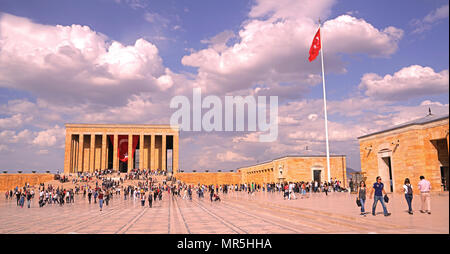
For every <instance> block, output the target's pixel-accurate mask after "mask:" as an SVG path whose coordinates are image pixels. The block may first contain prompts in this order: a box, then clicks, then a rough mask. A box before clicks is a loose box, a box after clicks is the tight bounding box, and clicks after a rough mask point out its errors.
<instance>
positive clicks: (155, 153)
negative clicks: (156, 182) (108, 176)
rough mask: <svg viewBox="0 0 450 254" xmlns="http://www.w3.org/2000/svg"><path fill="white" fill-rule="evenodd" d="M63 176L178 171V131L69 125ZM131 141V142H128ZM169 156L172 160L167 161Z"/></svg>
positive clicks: (164, 127)
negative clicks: (115, 172) (100, 172)
mask: <svg viewBox="0 0 450 254" xmlns="http://www.w3.org/2000/svg"><path fill="white" fill-rule="evenodd" d="M65 126H66V145H65V157H64V173H76V172H93V171H94V170H102V169H113V170H115V171H120V172H129V171H130V170H132V169H135V168H140V169H152V170H153V169H160V170H164V171H167V169H168V163H169V164H170V166H171V168H170V170H168V172H170V173H176V172H177V171H178V154H179V146H178V139H179V129H178V128H172V127H171V126H170V125H145V124H66V125H65ZM128 141H130V142H128ZM168 156H169V158H168Z"/></svg>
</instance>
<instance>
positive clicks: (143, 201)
mask: <svg viewBox="0 0 450 254" xmlns="http://www.w3.org/2000/svg"><path fill="white" fill-rule="evenodd" d="M141 206H142V207H144V206H145V192H142V193H141Z"/></svg>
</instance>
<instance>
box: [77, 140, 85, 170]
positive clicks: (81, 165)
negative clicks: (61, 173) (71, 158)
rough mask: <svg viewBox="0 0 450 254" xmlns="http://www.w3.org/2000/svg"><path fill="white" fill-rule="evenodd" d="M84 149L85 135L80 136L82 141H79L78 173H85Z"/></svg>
mask: <svg viewBox="0 0 450 254" xmlns="http://www.w3.org/2000/svg"><path fill="white" fill-rule="evenodd" d="M83 148H84V135H83V134H80V140H79V141H78V168H77V172H83V158H84V154H83V152H84V151H83V150H84V149H83Z"/></svg>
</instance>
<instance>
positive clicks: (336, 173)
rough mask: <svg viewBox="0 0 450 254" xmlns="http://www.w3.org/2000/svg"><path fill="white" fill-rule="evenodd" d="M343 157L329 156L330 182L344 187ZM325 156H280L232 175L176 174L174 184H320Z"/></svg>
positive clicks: (207, 173)
mask: <svg viewBox="0 0 450 254" xmlns="http://www.w3.org/2000/svg"><path fill="white" fill-rule="evenodd" d="M345 159H346V158H345V156H344V155H330V167H331V170H330V171H331V178H332V179H334V180H340V181H341V183H342V185H341V186H344V187H345V185H346V182H347V179H346V177H347V176H346V160H345ZM326 165H327V161H326V156H323V155H304V156H303V155H300V156H284V157H281V158H277V159H274V160H271V161H268V162H264V163H259V164H256V165H252V166H247V167H242V168H238V169H237V170H236V172H201V173H197V172H192V173H191V172H189V173H178V174H177V175H176V177H177V179H178V180H181V181H183V182H185V183H188V184H194V185H196V184H199V183H200V184H207V185H209V184H241V183H256V184H264V183H280V182H299V181H308V182H309V181H318V182H324V181H327V179H328V174H327V169H326Z"/></svg>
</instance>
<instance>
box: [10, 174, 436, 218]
mask: <svg viewBox="0 0 450 254" xmlns="http://www.w3.org/2000/svg"><path fill="white" fill-rule="evenodd" d="M156 176H165V173H164V172H161V171H158V170H146V169H144V170H139V169H135V170H132V171H131V172H129V173H126V174H124V177H121V174H118V173H115V172H112V171H111V170H97V171H94V172H91V173H87V172H86V173H77V174H75V175H74V176H71V177H70V178H71V183H72V187H71V188H63V186H58V187H55V186H53V185H51V184H49V185H47V186H45V184H44V183H41V184H39V185H38V188H37V190H35V188H34V187H33V186H31V187H30V185H29V184H25V186H23V187H22V188H19V187H17V186H16V187H15V188H14V189H13V190H10V191H7V192H5V198H6V199H13V197H15V198H16V203H17V206H20V207H22V208H23V207H24V205H25V200H26V201H27V207H28V208H30V207H31V204H32V200H33V198H35V195H38V198H39V202H38V204H39V207H44V206H45V205H59V206H63V205H64V204H71V203H75V195H78V194H80V193H82V195H83V198H87V199H88V203H89V204H91V203H92V199H93V203H94V204H97V203H98V205H99V208H100V211H102V209H103V205H104V204H105V205H106V206H108V205H109V203H110V200H111V199H113V196H114V195H116V196H118V197H120V196H122V195H123V199H124V200H134V201H140V202H141V206H145V203H146V202H148V206H149V207H150V208H151V207H152V206H153V202H156V201H157V200H159V201H161V200H162V197H163V192H167V194H169V197H170V194H172V198H175V197H179V198H182V199H185V200H190V201H192V196H193V194H194V193H196V194H197V196H198V199H199V200H200V199H204V196H205V192H209V199H210V201H211V202H216V201H219V202H220V201H221V197H220V193H222V194H224V195H226V194H228V192H230V191H231V192H244V193H245V192H246V193H248V194H249V195H254V194H255V192H267V193H279V194H280V195H282V196H283V199H285V200H286V199H288V200H295V199H297V196H299V197H300V198H304V197H308V195H306V194H307V193H310V194H311V193H325V195H326V196H328V193H329V192H346V191H348V190H347V189H346V188H343V187H342V183H341V181H339V180H337V179H331V181H330V182H317V181H311V182H304V181H300V182H284V183H268V184H255V183H244V184H223V185H201V184H198V185H189V184H185V183H183V182H181V181H177V180H176V179H175V178H172V179H169V178H166V179H165V180H163V181H162V182H158V181H157V179H156V178H155V177H156ZM57 179H58V180H59V181H60V183H66V182H69V177H67V176H65V175H64V176H62V177H59V178H57ZM166 180H167V181H166ZM352 189H354V190H355V192H356V197H357V200H356V203H357V205H358V206H359V207H360V210H361V213H360V214H361V215H362V216H366V214H368V213H366V212H365V204H366V201H367V199H372V198H373V204H372V215H376V213H375V212H376V207H377V204H378V202H380V203H381V206H382V208H383V213H384V215H385V216H389V215H391V214H390V213H389V212H388V209H387V206H386V203H387V202H388V201H389V197H388V196H387V193H386V191H385V189H384V184H383V183H382V179H381V177H379V176H378V177H377V178H376V182H375V183H374V184H373V185H372V188H368V187H366V183H365V182H364V181H361V182H360V183H359V186H353V188H352ZM403 189H404V196H405V200H406V202H407V204H408V213H409V214H411V215H412V214H413V210H412V200H413V196H414V195H413V194H414V188H413V186H412V185H411V182H410V180H409V179H408V178H406V179H405V181H404V185H403ZM417 190H418V191H419V192H420V196H421V200H422V208H421V210H420V212H422V213H428V214H431V208H430V203H431V202H430V191H431V184H430V182H429V181H427V180H426V179H425V177H423V176H421V177H420V182H419V184H418V186H417ZM369 191H370V193H369Z"/></svg>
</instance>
